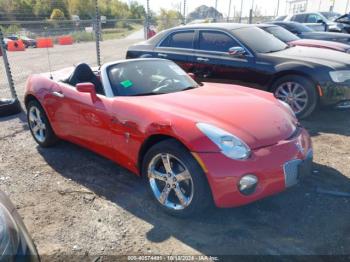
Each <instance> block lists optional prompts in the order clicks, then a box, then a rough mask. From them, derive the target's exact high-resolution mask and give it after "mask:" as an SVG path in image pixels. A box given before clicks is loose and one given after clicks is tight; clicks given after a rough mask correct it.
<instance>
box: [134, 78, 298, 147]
mask: <svg viewBox="0 0 350 262" xmlns="http://www.w3.org/2000/svg"><path fill="white" fill-rule="evenodd" d="M134 102H135V103H138V104H142V106H143V107H148V108H149V109H152V110H153V111H158V113H161V115H162V116H163V117H166V118H168V120H169V121H177V120H179V119H184V118H186V119H187V120H190V121H191V122H193V128H196V127H195V123H198V122H203V123H210V124H213V125H215V126H217V127H220V128H222V129H225V130H226V131H228V132H230V133H232V134H234V135H236V136H238V137H240V138H241V139H242V140H244V142H245V143H247V144H248V145H249V146H250V148H252V149H255V148H259V147H264V146H268V145H272V144H275V143H277V142H279V141H282V140H285V139H287V138H289V137H290V136H291V135H292V134H293V132H294V131H295V126H296V125H295V124H296V122H297V120H296V119H295V118H294V116H292V114H291V113H290V112H289V110H288V109H286V108H285V107H284V106H283V105H281V104H280V103H279V102H278V101H277V100H276V99H275V98H274V97H273V95H272V94H270V93H267V92H263V91H259V90H255V89H250V88H246V87H241V86H233V85H224V84H208V83H206V84H205V85H204V86H202V87H199V88H196V89H192V90H187V91H183V92H176V93H171V94H164V95H156V96H146V97H138V99H136V101H134ZM160 111H161V112H160ZM187 123H188V122H187Z"/></svg>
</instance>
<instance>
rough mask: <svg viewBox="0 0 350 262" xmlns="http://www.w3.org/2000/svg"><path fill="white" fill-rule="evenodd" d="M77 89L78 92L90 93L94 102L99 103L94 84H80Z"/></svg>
mask: <svg viewBox="0 0 350 262" xmlns="http://www.w3.org/2000/svg"><path fill="white" fill-rule="evenodd" d="M75 87H76V88H77V90H78V92H81V93H89V94H90V95H91V99H92V101H93V102H96V101H97V95H96V89H95V85H94V84H93V83H79V84H77V85H76V86H75Z"/></svg>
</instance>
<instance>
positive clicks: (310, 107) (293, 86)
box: [272, 75, 319, 119]
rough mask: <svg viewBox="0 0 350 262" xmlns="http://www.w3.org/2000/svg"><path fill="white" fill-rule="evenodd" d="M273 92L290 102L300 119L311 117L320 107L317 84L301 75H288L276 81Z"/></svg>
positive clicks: (277, 96) (279, 97)
mask: <svg viewBox="0 0 350 262" xmlns="http://www.w3.org/2000/svg"><path fill="white" fill-rule="evenodd" d="M272 92H273V94H274V95H275V97H276V98H278V99H281V100H282V101H284V102H286V103H288V104H289V105H290V106H291V108H292V109H293V111H294V112H295V114H296V116H297V117H298V118H299V119H304V118H307V117H309V116H310V115H311V114H313V113H314V112H315V111H316V110H317V109H318V104H319V95H318V93H317V91H316V86H315V84H314V83H313V82H312V81H310V80H309V79H307V78H305V77H302V76H299V75H287V76H284V77H281V78H279V79H277V80H276V81H275V83H274V84H273V86H272Z"/></svg>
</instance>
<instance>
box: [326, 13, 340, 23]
mask: <svg viewBox="0 0 350 262" xmlns="http://www.w3.org/2000/svg"><path fill="white" fill-rule="evenodd" d="M321 14H322V15H323V16H324V17H326V18H327V19H328V20H330V21H334V20H335V19H337V18H338V17H340V16H341V14H339V13H335V12H321Z"/></svg>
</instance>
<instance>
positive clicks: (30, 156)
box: [0, 38, 350, 261]
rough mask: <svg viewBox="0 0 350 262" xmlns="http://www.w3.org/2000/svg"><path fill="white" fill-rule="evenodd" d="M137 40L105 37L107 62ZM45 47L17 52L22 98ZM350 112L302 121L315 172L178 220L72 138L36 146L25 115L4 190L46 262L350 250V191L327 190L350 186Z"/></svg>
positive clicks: (84, 48) (6, 132) (6, 149)
mask: <svg viewBox="0 0 350 262" xmlns="http://www.w3.org/2000/svg"><path fill="white" fill-rule="evenodd" d="M135 41H136V40H135V39H132V38H128V39H124V40H115V41H106V42H103V43H102V50H103V52H102V53H103V61H110V60H113V59H117V58H123V57H124V55H125V49H126V47H127V46H128V45H129V44H131V43H132V42H135ZM77 46H79V49H78V50H77V48H76V47H77ZM94 48H95V47H94V44H93V43H86V44H79V45H76V46H73V47H67V46H65V47H57V48H56V47H55V48H54V49H51V50H50V53H51V59H52V67H53V68H54V69H59V68H62V67H66V66H70V65H71V64H73V63H77V62H79V61H82V60H83V61H87V62H94V61H95V53H94V52H92V51H91V50H93V51H94ZM44 51H45V50H35V49H32V50H29V51H26V53H25V56H24V55H23V54H19V53H14V54H12V53H11V54H10V59H11V62H12V64H14V63H15V64H14V69H15V70H17V71H16V72H21V73H17V75H16V79H15V80H16V83H17V91H18V93H19V94H20V96H21V97H22V96H23V86H24V81H25V78H26V77H27V76H28V74H30V73H32V72H44V71H48V70H47V57H45V56H44ZM82 57H83V58H84V59H81V58H82ZM16 61H17V62H16ZM45 61H46V64H45ZM18 68H20V70H18ZM349 120H350V114H349V111H335V110H322V111H321V112H320V113H319V114H317V115H315V116H314V117H313V119H312V120H309V121H304V122H303V124H304V125H305V126H306V127H307V128H308V130H309V131H310V133H311V135H312V139H313V143H314V149H315V164H314V172H313V174H312V175H311V176H310V177H308V178H306V180H305V181H304V183H302V184H299V185H297V186H295V187H294V188H291V189H289V190H288V191H286V192H284V193H282V194H279V195H277V196H273V197H270V198H267V199H264V200H262V201H259V202H256V203H253V204H250V205H248V206H244V207H240V208H234V209H216V208H211V209H209V210H208V211H207V212H205V213H204V214H201V216H198V217H195V218H192V219H177V218H173V217H170V216H168V215H166V214H164V213H163V212H161V211H160V210H158V208H157V207H156V206H155V205H154V204H153V202H152V201H151V199H150V198H149V197H148V195H147V194H146V193H145V186H144V184H143V182H142V180H141V179H140V178H138V177H136V176H135V175H133V174H131V173H129V172H128V171H126V170H125V169H123V168H121V167H119V166H118V165H116V164H114V163H112V162H110V161H108V160H106V159H104V158H102V157H100V156H98V155H96V154H94V153H91V152H89V151H87V150H85V149H83V148H80V147H78V146H75V145H73V144H70V143H67V142H60V143H59V144H58V145H57V146H56V147H54V148H50V149H41V148H39V147H37V145H36V144H35V142H34V140H33V139H32V138H31V135H30V133H29V131H28V126H27V124H26V121H25V115H24V114H21V115H17V116H13V117H9V118H2V119H0V127H1V128H0V141H1V142H0V189H1V190H3V191H5V192H6V193H7V194H8V195H9V196H10V197H11V199H12V201H13V202H14V203H15V205H16V207H17V209H18V212H19V213H20V215H21V216H22V217H23V218H24V222H25V224H26V225H27V227H28V230H29V232H30V233H31V235H32V237H33V239H34V241H35V243H36V245H37V247H38V250H39V253H40V255H41V256H42V259H43V261H52V260H56V261H60V260H61V261H62V260H66V259H68V258H71V259H73V260H74V259H75V260H81V259H82V258H85V259H87V257H89V258H91V259H96V258H99V257H100V256H104V255H130V254H133V255H135V254H143V255H150V254H157V255H171V254H172V255H200V254H205V255H245V254H251V255H255V254H259V255H315V254H317V255H350V222H349V221H350V198H349V197H339V196H333V195H328V194H324V193H320V192H319V191H320V190H332V191H337V192H338V191H339V192H348V193H349V192H350V168H349V167H350V164H349V163H350V154H349V148H350V138H349V135H350V131H349V130H350V121H349ZM78 255H80V256H82V257H80V258H79V259H78V257H76V256H78ZM66 256H69V257H66ZM120 259H121V258H120ZM94 261H96V260H94Z"/></svg>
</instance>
